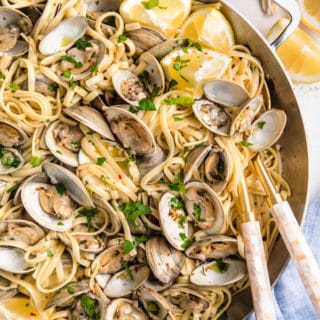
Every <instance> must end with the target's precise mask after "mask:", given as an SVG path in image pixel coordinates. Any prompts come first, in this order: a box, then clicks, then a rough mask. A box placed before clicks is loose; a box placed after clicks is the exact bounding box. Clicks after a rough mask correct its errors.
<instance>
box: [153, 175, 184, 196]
mask: <svg viewBox="0 0 320 320" xmlns="http://www.w3.org/2000/svg"><path fill="white" fill-rule="evenodd" d="M157 182H158V183H161V184H166V185H167V186H168V187H169V189H170V190H172V191H177V192H179V193H180V194H184V192H185V185H184V184H183V175H182V172H180V173H179V174H178V176H177V177H176V178H175V179H174V180H173V182H168V181H165V180H164V179H159V180H158V181H157Z"/></svg>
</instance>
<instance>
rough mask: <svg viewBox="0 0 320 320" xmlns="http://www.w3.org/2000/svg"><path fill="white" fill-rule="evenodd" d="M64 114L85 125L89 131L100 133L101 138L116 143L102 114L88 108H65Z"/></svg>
mask: <svg viewBox="0 0 320 320" xmlns="http://www.w3.org/2000/svg"><path fill="white" fill-rule="evenodd" d="M63 111H64V113H65V114H67V115H68V116H69V117H71V118H73V119H74V120H76V121H78V122H80V123H82V124H84V125H85V126H87V127H88V128H89V129H91V130H93V131H95V132H97V133H99V134H100V135H101V137H103V138H105V139H108V140H111V141H114V140H115V138H114V136H113V134H112V132H111V130H110V128H109V126H108V124H107V122H106V120H105V119H104V118H103V116H102V115H101V113H100V112H99V111H97V110H95V109H94V108H91V107H88V106H78V107H69V108H64V110H63Z"/></svg>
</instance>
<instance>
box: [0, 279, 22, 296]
mask: <svg viewBox="0 0 320 320" xmlns="http://www.w3.org/2000/svg"><path fill="white" fill-rule="evenodd" d="M18 292H19V291H18V289H17V288H16V285H14V284H12V283H11V282H10V281H9V280H7V279H6V278H3V277H1V276H0V301H4V300H7V299H11V298H13V297H14V296H15V295H16V294H18Z"/></svg>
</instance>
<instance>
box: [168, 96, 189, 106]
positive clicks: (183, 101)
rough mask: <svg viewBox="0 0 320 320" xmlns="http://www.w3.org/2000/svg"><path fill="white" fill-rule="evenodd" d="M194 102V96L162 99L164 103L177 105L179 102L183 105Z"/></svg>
mask: <svg viewBox="0 0 320 320" xmlns="http://www.w3.org/2000/svg"><path fill="white" fill-rule="evenodd" d="M193 102H194V99H193V98H192V97H187V96H186V97H183V96H182V97H176V98H172V99H165V100H163V101H162V104H167V105H175V104H179V105H182V106H191V105H192V104H193Z"/></svg>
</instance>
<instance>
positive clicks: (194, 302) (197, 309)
mask: <svg viewBox="0 0 320 320" xmlns="http://www.w3.org/2000/svg"><path fill="white" fill-rule="evenodd" d="M164 295H165V296H167V299H168V300H169V302H170V303H172V304H173V305H176V306H178V307H179V308H180V309H182V310H184V311H191V312H193V313H194V314H201V313H203V312H204V311H206V310H207V309H208V308H209V306H210V302H209V300H208V299H207V298H206V297H205V296H204V295H203V294H201V293H200V292H199V291H196V290H193V289H190V288H188V287H182V286H173V287H171V288H170V289H169V290H167V291H166V292H165V293H164Z"/></svg>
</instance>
